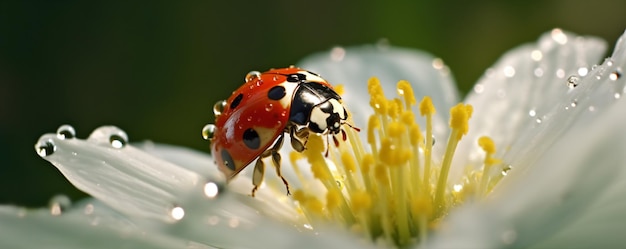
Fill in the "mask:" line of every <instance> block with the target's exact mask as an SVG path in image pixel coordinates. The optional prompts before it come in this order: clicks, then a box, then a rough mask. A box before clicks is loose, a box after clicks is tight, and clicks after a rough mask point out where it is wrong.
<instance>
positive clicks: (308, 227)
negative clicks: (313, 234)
mask: <svg viewBox="0 0 626 249" xmlns="http://www.w3.org/2000/svg"><path fill="white" fill-rule="evenodd" d="M304 228H306V229H309V230H313V226H311V224H308V223H307V224H304Z"/></svg>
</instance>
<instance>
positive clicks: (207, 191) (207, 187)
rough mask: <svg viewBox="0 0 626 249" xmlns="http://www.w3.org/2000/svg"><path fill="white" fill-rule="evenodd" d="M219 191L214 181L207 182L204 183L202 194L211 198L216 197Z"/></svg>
mask: <svg viewBox="0 0 626 249" xmlns="http://www.w3.org/2000/svg"><path fill="white" fill-rule="evenodd" d="M219 193H220V186H219V185H218V184H217V183H215V182H207V183H206V184H204V195H206V197H209V198H210V199H213V198H215V197H217V196H218V195H219Z"/></svg>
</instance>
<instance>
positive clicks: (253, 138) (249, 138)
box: [243, 128, 261, 150]
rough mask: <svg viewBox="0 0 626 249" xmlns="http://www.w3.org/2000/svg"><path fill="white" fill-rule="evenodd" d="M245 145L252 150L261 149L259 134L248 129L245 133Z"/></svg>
mask: <svg viewBox="0 0 626 249" xmlns="http://www.w3.org/2000/svg"><path fill="white" fill-rule="evenodd" d="M243 143H244V144H245V145H246V146H248V148H250V149H253V150H256V149H258V148H259V147H261V138H260V137H259V133H257V132H256V131H255V130H254V129H252V128H250V129H247V130H246V131H244V132H243Z"/></svg>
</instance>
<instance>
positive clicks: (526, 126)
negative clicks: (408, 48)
mask: <svg viewBox="0 0 626 249" xmlns="http://www.w3.org/2000/svg"><path fill="white" fill-rule="evenodd" d="M605 47H606V45H605V42H603V41H601V40H599V39H597V38H593V37H581V36H576V35H573V34H570V33H566V32H563V31H561V30H559V29H555V30H553V31H552V32H548V33H546V34H544V35H542V36H541V37H540V38H539V40H538V41H537V43H534V44H528V45H523V46H521V47H518V48H515V49H513V50H511V51H509V52H507V53H506V54H505V55H504V56H502V58H500V59H499V60H498V62H497V63H496V64H495V65H494V66H493V67H492V68H490V69H488V70H487V71H486V73H485V75H484V76H483V77H482V78H481V79H480V80H479V81H478V83H477V84H476V85H475V86H474V90H473V91H472V92H470V93H469V95H468V96H467V98H466V103H469V104H472V105H473V106H474V114H473V116H472V118H471V119H470V124H469V126H470V130H469V133H468V134H467V136H466V137H465V138H464V139H463V141H462V142H461V144H460V145H459V148H458V150H457V155H467V156H466V157H467V158H462V157H459V158H458V159H455V160H456V161H457V162H456V163H455V164H456V165H458V166H459V167H457V169H460V168H462V167H465V166H467V165H471V164H473V165H478V166H480V164H481V163H480V162H481V161H482V158H483V152H482V150H480V148H479V147H478V145H477V143H476V141H477V139H478V137H480V136H484V135H487V136H490V137H491V138H492V139H493V140H494V142H495V143H496V146H497V148H498V149H499V151H498V152H497V155H496V156H497V157H499V158H502V159H505V161H506V160H509V161H511V160H514V159H513V158H510V157H513V156H517V155H521V156H526V154H522V153H520V149H523V148H520V147H519V146H522V147H532V146H534V144H533V143H532V142H533V140H536V138H537V136H533V135H532V134H537V133H538V132H537V131H536V129H535V127H537V126H546V123H547V122H550V118H551V117H550V115H551V112H554V111H557V110H555V108H557V109H559V110H558V111H561V110H560V109H563V110H562V111H565V108H566V107H567V106H569V105H570V104H571V103H572V101H573V100H574V99H575V97H574V96H573V95H574V93H573V92H572V91H571V90H570V89H569V87H568V86H567V80H568V77H569V76H570V75H576V77H579V78H585V77H583V76H580V75H578V73H579V69H580V68H586V69H587V70H588V71H591V67H592V66H593V65H594V64H595V63H599V62H600V58H601V56H602V55H603V52H604V50H605ZM580 73H585V72H584V70H580ZM585 75H586V78H589V77H591V73H588V72H587V73H586V74H585ZM578 83H581V84H582V82H581V81H579V82H578ZM545 135H547V136H550V134H545ZM552 137H556V136H552ZM520 139H522V140H524V139H526V140H524V142H523V143H519V142H518V141H520ZM540 141H542V142H543V141H545V140H544V138H543V137H542V138H541V140H540ZM516 143H517V144H519V146H516V145H515V144H516ZM464 160H465V161H464ZM452 179H453V178H452Z"/></svg>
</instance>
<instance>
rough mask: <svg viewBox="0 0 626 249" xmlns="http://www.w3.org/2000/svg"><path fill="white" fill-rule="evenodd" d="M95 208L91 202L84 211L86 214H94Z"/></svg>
mask: <svg viewBox="0 0 626 249" xmlns="http://www.w3.org/2000/svg"><path fill="white" fill-rule="evenodd" d="M94 209H95V208H94V206H93V204H91V203H89V204H87V205H85V209H84V211H83V212H84V213H85V214H86V215H91V214H93V211H94Z"/></svg>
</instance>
